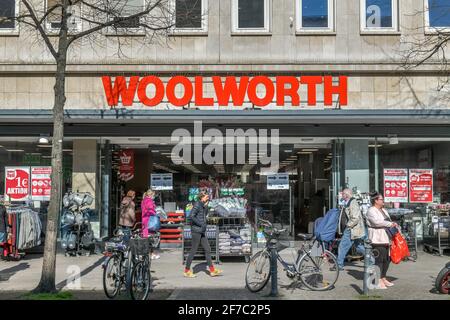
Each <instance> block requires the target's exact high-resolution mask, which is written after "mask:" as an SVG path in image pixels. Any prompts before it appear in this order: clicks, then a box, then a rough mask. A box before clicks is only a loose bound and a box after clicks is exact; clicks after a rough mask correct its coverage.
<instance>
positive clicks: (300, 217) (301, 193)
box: [110, 137, 332, 240]
mask: <svg viewBox="0 0 450 320" xmlns="http://www.w3.org/2000/svg"><path fill="white" fill-rule="evenodd" d="M140 140H141V141H139V142H136V143H130V142H129V141H127V138H120V139H111V140H110V148H111V157H112V165H111V172H112V175H111V177H112V185H111V193H110V201H111V203H110V208H111V219H110V221H111V226H110V230H114V228H115V227H116V226H117V225H118V219H119V208H120V202H121V199H122V198H123V196H124V195H125V194H126V192H127V191H128V190H134V191H135V192H136V207H137V208H138V210H137V217H138V219H140V210H139V208H140V202H141V200H142V195H143V193H144V192H145V191H146V190H147V189H148V188H150V186H151V175H152V174H153V175H158V174H170V175H171V177H172V179H173V180H172V182H171V187H170V190H157V191H156V193H157V198H156V204H157V205H159V206H161V207H162V208H163V209H165V210H166V211H168V212H175V211H176V210H183V211H187V212H188V211H189V208H190V205H192V202H193V201H195V200H196V194H197V193H198V192H199V191H200V190H206V191H208V193H209V194H210V195H211V198H212V200H213V201H214V203H215V205H219V206H220V210H221V209H222V208H225V209H229V208H230V207H231V208H232V209H230V210H228V212H226V211H227V210H224V211H223V212H222V214H223V215H227V214H228V215H229V217H233V216H234V215H236V216H237V215H238V212H244V215H245V218H246V219H247V220H248V222H249V223H250V224H251V225H252V226H253V228H255V226H256V222H257V219H258V218H265V219H268V220H270V221H272V222H273V223H274V224H275V225H276V226H278V227H279V228H286V229H287V230H289V233H288V238H289V239H291V240H295V239H296V234H298V233H300V232H308V231H312V229H311V226H312V224H313V222H314V221H315V220H316V219H317V218H319V217H321V216H323V215H324V213H325V212H326V211H327V210H328V209H329V208H330V203H331V201H332V199H331V198H330V193H331V192H330V188H331V185H332V149H331V140H329V139H317V138H316V139H310V140H308V141H307V142H305V141H302V139H300V138H297V139H293V138H289V139H288V140H289V141H286V143H285V142H284V141H283V139H281V143H280V144H279V146H278V159H277V160H278V161H279V170H278V172H279V173H285V174H287V175H288V177H289V178H288V183H287V184H286V185H285V186H282V187H279V188H277V187H275V188H271V187H269V186H268V182H267V181H268V176H267V173H266V172H264V167H266V166H264V165H263V164H261V163H260V160H261V158H262V157H263V155H262V154H261V153H260V152H259V151H256V152H254V151H252V148H250V146H249V145H248V144H247V145H246V146H245V148H244V149H242V148H239V147H237V146H235V149H234V152H235V155H237V153H238V152H241V151H242V150H245V151H244V152H245V159H246V162H245V163H244V164H227V163H224V164H218V163H215V164H207V163H205V162H204V161H203V162H202V163H200V164H195V163H193V164H192V163H190V164H186V163H179V162H178V161H177V159H176V158H174V145H173V144H171V143H170V142H169V141H170V137H161V138H157V137H155V138H141V139H140ZM143 142H144V143H143ZM124 150H128V151H131V154H132V157H133V161H132V162H133V164H132V166H133V170H134V172H133V176H132V178H130V179H128V180H127V181H124V179H122V178H121V159H120V152H121V151H124ZM253 150H254V149H253ZM193 158H194V156H193V155H191V159H193ZM178 160H179V159H178ZM154 189H155V188H154ZM157 189H158V188H157ZM233 199H234V200H233ZM235 209H236V210H235Z"/></svg>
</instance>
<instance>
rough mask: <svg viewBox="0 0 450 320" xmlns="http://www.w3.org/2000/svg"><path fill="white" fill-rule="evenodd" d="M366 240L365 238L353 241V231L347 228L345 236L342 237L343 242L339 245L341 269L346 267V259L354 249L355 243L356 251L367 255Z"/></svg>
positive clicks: (338, 258) (339, 264) (338, 260)
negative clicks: (351, 249)
mask: <svg viewBox="0 0 450 320" xmlns="http://www.w3.org/2000/svg"><path fill="white" fill-rule="evenodd" d="M364 238H365V237H362V238H359V239H355V240H352V237H351V230H350V229H349V228H345V230H344V234H343V235H342V238H341V242H340V243H339V248H338V257H337V263H338V266H339V268H343V267H344V259H345V257H346V256H347V253H348V251H349V250H350V248H351V247H352V245H353V243H356V251H357V252H358V253H360V254H361V255H363V256H364V254H365V248H364Z"/></svg>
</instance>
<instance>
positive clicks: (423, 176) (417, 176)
mask: <svg viewBox="0 0 450 320" xmlns="http://www.w3.org/2000/svg"><path fill="white" fill-rule="evenodd" d="M409 202H411V203H430V202H433V169H410V170H409Z"/></svg>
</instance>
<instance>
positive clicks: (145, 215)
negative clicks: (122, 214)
mask: <svg viewBox="0 0 450 320" xmlns="http://www.w3.org/2000/svg"><path fill="white" fill-rule="evenodd" d="M141 210H142V224H143V228H142V229H143V230H142V235H143V236H144V237H148V229H147V226H148V220H150V217H151V216H154V215H156V207H155V202H154V201H153V199H151V198H149V197H145V198H144V200H142V202H141Z"/></svg>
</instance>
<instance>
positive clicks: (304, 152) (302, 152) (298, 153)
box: [297, 152, 312, 154]
mask: <svg viewBox="0 0 450 320" xmlns="http://www.w3.org/2000/svg"><path fill="white" fill-rule="evenodd" d="M297 154H312V152H297Z"/></svg>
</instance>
